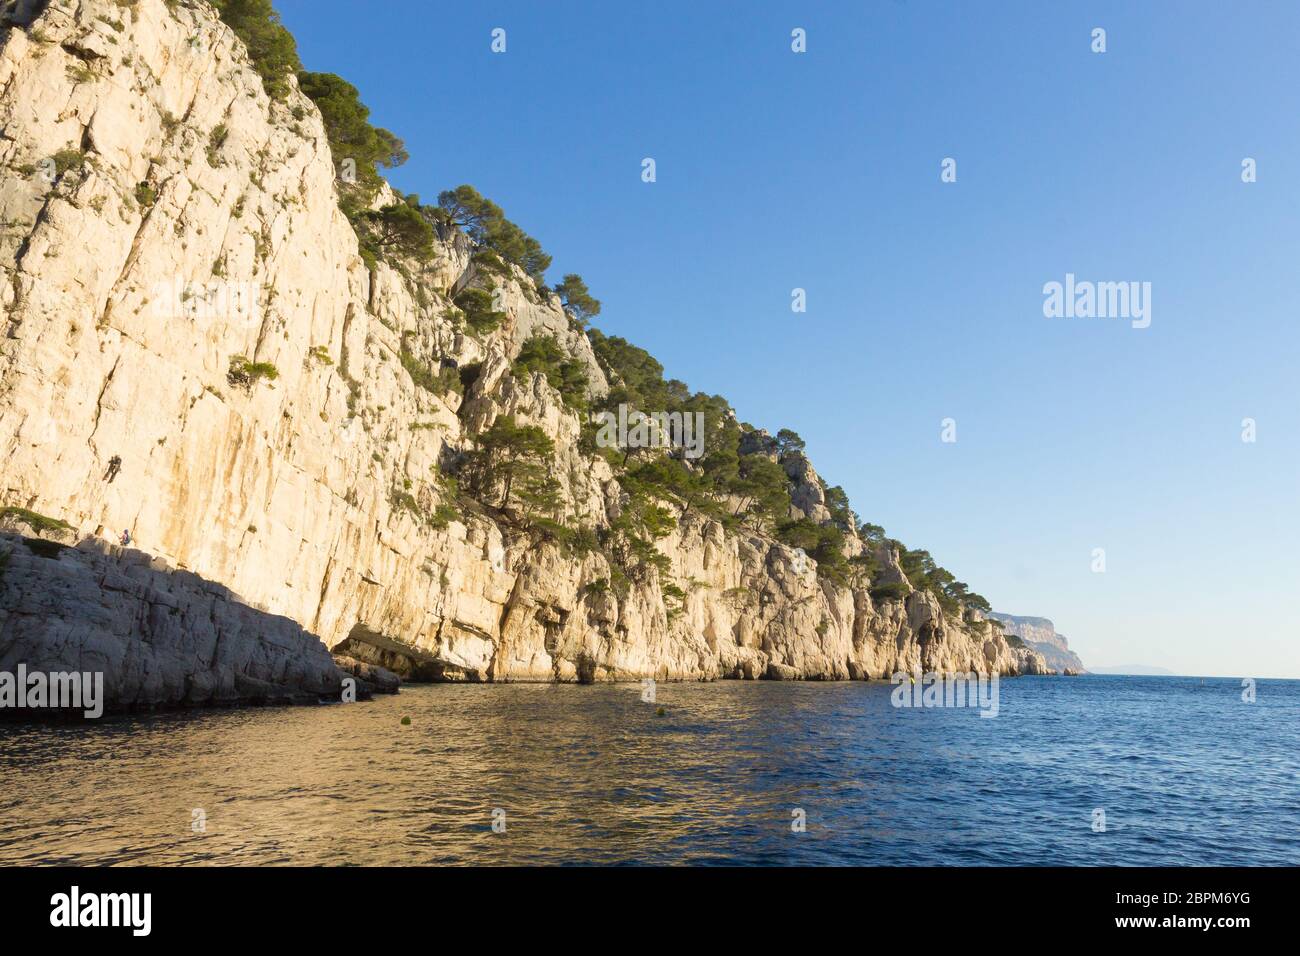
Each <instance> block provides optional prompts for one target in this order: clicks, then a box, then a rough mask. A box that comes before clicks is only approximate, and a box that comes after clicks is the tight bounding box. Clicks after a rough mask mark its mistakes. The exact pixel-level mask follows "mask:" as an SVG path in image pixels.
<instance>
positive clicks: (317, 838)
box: [0, 677, 1300, 865]
mask: <svg viewBox="0 0 1300 956" xmlns="http://www.w3.org/2000/svg"><path fill="white" fill-rule="evenodd" d="M890 691H891V688H890V687H889V686H888V685H886V684H879V683H875V684H863V683H844V684H816V683H806V684H799V683H789V684H785V683H767V682H761V683H731V682H724V683H718V684H660V685H659V687H658V688H657V702H656V704H653V705H652V704H648V703H644V702H642V700H641V697H640V694H641V688H640V687H639V686H636V685H614V686H609V685H606V686H588V687H579V686H546V685H508V686H455V685H431V686H416V687H408V688H406V689H405V690H403V692H402V694H401V695H400V696H399V697H396V698H386V699H381V700H377V701H374V702H371V703H362V704H352V705H334V706H330V707H317V708H286V709H271V710H240V711H227V712H207V713H199V714H170V715H159V716H151V717H140V718H123V719H116V720H104V721H101V722H99V723H97V724H95V725H92V726H90V727H89V728H87V727H86V726H39V727H38V726H17V725H10V726H5V725H0V863H10V864H12V863H19V862H39V863H80V864H132V863H165V864H170V863H239V864H288V863H296V864H341V863H359V864H447V863H460V864H469V863H547V864H561V863H568V864H592V863H596V864H612V863H672V864H677V863H726V864H753V863H756V864H953V865H962V864H994V865H997V864H1083V865H1094V864H1118V865H1128V864H1226V865H1270V864H1292V865H1295V864H1300V781H1298V774H1300V682H1297V681H1260V682H1259V683H1258V685H1257V695H1258V697H1257V700H1256V702H1255V703H1253V704H1251V703H1245V702H1243V700H1242V699H1241V692H1242V688H1241V683H1240V681H1237V680H1226V679H1206V680H1205V681H1204V682H1202V680H1201V679H1200V678H1170V677H1160V678H1147V677H1083V678H1075V679H1067V678H1020V679H1016V680H1005V681H1002V682H1001V684H1000V686H999V691H1000V715H999V716H998V717H997V718H996V719H981V718H980V717H979V714H978V711H975V710H969V709H966V710H957V709H948V710H944V709H928V710H900V709H895V708H894V707H892V706H890V702H889V698H890ZM657 707H663V708H664V715H663V716H657V714H656V708H657ZM403 716H409V717H410V718H411V723H410V724H409V725H406V726H404V725H402V723H401V718H402V717H403ZM497 808H499V809H501V810H503V811H504V812H505V832H504V833H496V832H493V829H492V826H491V824H492V812H493V810H494V809H497ZM196 809H200V810H202V811H203V812H204V814H205V819H206V832H202V833H196V832H194V831H193V829H192V826H191V823H192V820H193V819H194V814H193V811H194V810H196ZM1097 809H1100V810H1103V811H1104V812H1105V815H1106V829H1105V832H1095V831H1094V828H1093V821H1094V810H1097ZM795 810H802V811H803V812H804V813H805V814H806V820H807V827H806V831H805V832H802V833H795V832H792V831H791V821H792V819H793V818H794V817H793V811H795Z"/></svg>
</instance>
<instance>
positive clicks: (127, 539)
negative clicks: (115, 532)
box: [122, 528, 131, 548]
mask: <svg viewBox="0 0 1300 956" xmlns="http://www.w3.org/2000/svg"><path fill="white" fill-rule="evenodd" d="M130 544H131V529H130V528H127V529H126V530H125V531H123V532H122V547H124V548H126V547H129V546H130Z"/></svg>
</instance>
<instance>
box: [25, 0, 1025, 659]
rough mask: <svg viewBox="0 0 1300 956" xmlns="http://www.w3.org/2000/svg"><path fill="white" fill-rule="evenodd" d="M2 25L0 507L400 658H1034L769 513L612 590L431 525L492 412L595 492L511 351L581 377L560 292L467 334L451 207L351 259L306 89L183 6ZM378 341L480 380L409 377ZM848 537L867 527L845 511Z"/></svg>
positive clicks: (582, 488)
mask: <svg viewBox="0 0 1300 956" xmlns="http://www.w3.org/2000/svg"><path fill="white" fill-rule="evenodd" d="M0 44H2V45H0V126H2V127H3V129H4V137H3V138H0V170H2V171H3V182H2V183H0V223H2V224H3V230H2V231H0V270H3V276H0V309H2V310H3V321H4V323H5V330H6V335H5V338H4V339H3V343H2V344H0V382H2V385H0V473H2V477H3V485H2V486H0V497H2V502H0V503H3V504H5V505H9V506H17V507H22V508H27V509H30V510H32V511H35V512H39V513H41V514H45V515H50V516H53V517H56V518H59V519H61V520H63V521H66V522H68V523H69V524H70V525H72V527H73V528H74V530H75V532H76V533H77V535H78V536H81V537H86V536H97V537H99V538H103V539H111V540H116V539H117V538H118V537H119V536H120V535H121V534H122V532H123V531H125V530H129V531H130V532H131V534H132V535H133V537H134V544H133V546H134V547H136V548H139V549H140V550H142V551H144V552H147V553H149V554H151V555H155V556H157V557H158V558H160V559H163V560H165V561H166V562H167V563H168V564H169V565H171V566H174V567H176V568H179V569H185V570H189V571H192V572H194V573H195V574H197V575H200V576H201V577H203V578H204V579H206V580H209V581H213V582H219V583H221V584H223V585H225V586H227V587H229V588H230V589H231V590H232V591H234V592H236V593H238V594H240V595H242V596H243V599H244V600H246V601H247V602H248V603H249V604H250V605H252V606H253V607H254V608H256V609H259V610H262V611H265V612H268V613H271V614H275V615H283V616H285V617H287V618H290V619H292V620H293V621H295V622H297V624H298V625H300V626H301V627H302V628H304V629H306V630H307V631H309V632H311V633H314V634H317V635H319V636H320V638H321V639H322V641H323V642H324V643H325V645H327V646H328V647H330V648H331V649H333V650H335V651H337V652H339V653H340V654H343V655H346V656H347V657H349V658H351V659H352V660H354V661H358V662H363V663H368V664H372V665H376V666H381V667H384V668H387V669H388V670H391V671H394V672H395V673H397V674H399V675H401V676H403V677H407V678H414V679H440V680H464V681H597V680H635V679H641V678H645V677H654V678H659V679H666V680H713V679H718V678H745V679H756V678H762V677H780V678H786V679H791V678H802V679H828V680H830V679H836V680H838V679H865V678H879V677H882V676H885V675H888V674H892V673H893V672H895V671H909V672H912V671H918V670H926V671H930V670H935V671H942V670H954V671H971V670H974V671H985V672H987V671H998V672H1001V673H1017V672H1021V671H1024V670H1034V669H1035V668H1037V667H1038V666H1039V663H1040V661H1041V659H1038V660H1035V659H1034V657H1033V656H1032V655H1028V656H1027V655H1025V654H1018V653H1017V652H1015V651H1013V649H1012V648H1010V647H1009V646H1008V645H1007V643H1006V641H1005V640H1004V639H1003V638H1002V637H1001V635H1000V634H999V633H998V632H997V631H996V630H995V629H994V628H991V627H990V625H989V624H988V623H987V622H985V621H983V620H980V619H978V616H974V617H968V618H966V619H958V618H959V616H954V615H950V614H946V613H945V612H944V610H943V609H942V608H941V607H940V606H939V605H938V603H937V602H936V601H935V600H934V598H933V597H932V596H930V595H929V594H928V593H916V592H912V591H911V590H910V589H909V588H906V587H904V589H903V591H904V593H902V594H900V595H899V596H898V597H896V598H894V599H891V600H882V601H876V600H873V598H872V597H871V595H870V593H869V592H868V590H867V589H866V588H865V586H863V587H856V588H853V587H847V586H836V585H833V584H831V583H829V582H827V581H826V580H824V579H822V578H819V576H818V575H817V572H816V565H815V563H814V562H812V561H810V560H808V559H807V558H806V556H804V555H802V554H801V553H796V552H794V551H792V550H791V549H790V548H788V547H786V546H784V545H782V544H780V543H778V542H776V541H774V540H772V539H771V538H770V537H769V536H768V535H767V534H765V533H762V532H759V531H753V530H750V531H731V530H726V529H724V527H723V526H722V525H721V524H719V523H717V522H715V521H710V520H706V519H704V518H701V517H699V516H698V515H696V514H693V513H681V509H679V508H675V509H674V510H675V511H676V512H677V513H678V514H679V521H678V526H677V529H676V530H675V531H674V532H673V533H671V534H670V535H669V536H668V537H666V538H663V539H662V540H660V541H659V542H658V543H657V547H658V549H659V550H660V551H661V552H662V553H663V554H664V555H666V556H667V558H668V559H669V563H670V564H669V570H668V571H667V572H666V573H662V572H660V571H657V570H655V571H652V572H650V573H648V574H645V575H642V576H639V577H637V578H636V579H634V580H633V581H632V582H631V584H630V586H629V587H628V589H627V590H626V591H625V592H620V593H615V589H611V588H607V587H603V586H601V585H602V582H607V581H609V580H611V579H612V574H611V570H610V567H609V564H608V559H607V558H606V557H605V556H603V555H602V554H601V553H600V552H599V551H593V552H590V553H587V554H585V555H581V556H579V555H575V554H571V553H566V552H565V551H563V550H561V549H560V548H558V547H557V546H555V545H554V544H551V543H546V542H539V541H537V540H535V539H534V538H533V537H531V536H529V535H527V534H523V533H521V532H519V531H517V530H513V529H511V528H510V527H508V526H506V525H504V524H503V523H501V522H499V521H498V520H497V518H495V517H494V516H493V513H492V511H491V509H479V508H461V509H460V512H459V517H457V518H456V519H454V520H451V521H450V522H449V523H447V524H446V525H445V526H444V527H436V526H435V525H434V523H432V522H430V521H429V520H428V515H429V514H430V513H432V512H433V511H434V509H435V507H436V505H437V503H438V502H439V501H440V500H442V498H441V497H440V496H441V492H440V489H439V485H438V468H439V465H440V464H445V463H447V462H454V461H457V460H459V459H460V458H461V456H463V454H464V452H466V451H467V450H469V449H470V448H471V447H472V446H473V436H474V435H476V434H477V433H479V432H480V431H482V430H483V429H485V428H488V427H490V426H491V424H492V423H493V422H494V421H495V420H496V419H497V418H498V417H500V416H502V415H514V416H516V420H517V421H519V422H520V423H523V424H532V425H536V426H539V427H540V428H541V429H543V430H544V431H545V433H546V434H547V435H548V436H550V438H551V439H552V440H553V441H554V444H555V449H556V454H555V460H554V462H553V464H552V468H551V473H552V475H553V476H554V477H555V479H556V480H557V481H558V483H559V501H560V515H559V517H560V519H561V520H564V521H565V522H567V523H570V524H572V525H584V526H586V527H589V528H592V529H595V530H597V531H599V530H600V529H602V528H605V527H607V526H608V524H609V522H610V520H611V519H612V517H613V516H614V515H616V514H617V511H618V508H619V507H620V495H621V491H620V488H619V485H618V483H617V481H616V479H615V476H614V472H613V470H612V469H611V466H610V465H609V464H608V463H607V462H606V461H605V459H603V458H601V457H592V456H591V455H589V454H586V453H584V452H583V451H582V450H581V449H580V447H579V439H580V436H581V432H582V422H581V420H580V418H579V416H578V414H576V413H575V412H573V411H572V410H570V409H569V408H568V407H566V406H565V405H564V403H563V402H562V401H561V399H560V396H559V394H558V393H557V392H556V391H555V390H554V389H552V388H551V386H550V385H549V384H548V383H547V381H546V379H545V378H544V376H542V375H540V374H532V375H525V376H514V375H511V374H510V365H511V361H512V360H513V359H514V357H515V356H516V355H517V354H518V353H519V350H520V348H521V347H522V345H523V343H524V341H525V340H526V339H527V338H528V337H529V336H530V335H532V334H533V333H534V332H537V331H543V332H547V333H549V334H552V335H554V336H555V337H556V339H557V340H558V342H559V344H560V345H561V347H562V348H563V349H564V350H565V351H567V352H568V354H569V355H570V356H572V357H575V358H577V359H578V360H579V361H581V362H582V363H583V364H584V365H585V366H586V368H587V370H588V378H589V380H590V382H591V391H592V394H593V395H598V394H601V393H603V392H605V391H606V390H607V388H608V385H607V382H606V379H605V375H604V373H603V372H602V370H601V367H600V365H599V364H598V362H597V360H596V357H595V355H594V354H593V352H592V349H591V346H590V344H589V342H588V340H587V338H586V336H585V335H583V334H582V332H581V331H580V330H578V329H576V328H575V327H574V325H573V323H572V322H571V321H570V320H569V318H568V317H567V316H566V314H565V312H564V310H563V308H562V307H561V305H560V302H559V300H558V299H557V298H556V297H555V296H554V295H553V294H552V293H550V292H543V291H539V290H537V289H536V288H535V286H534V283H533V282H532V280H531V279H529V278H528V277H527V276H526V275H524V274H523V273H522V272H521V271H518V270H516V271H514V272H513V273H512V275H511V276H510V277H508V278H507V279H506V280H504V281H503V282H501V283H500V285H501V286H502V293H503V295H502V299H501V302H500V309H501V310H502V311H504V312H505V316H506V317H505V320H504V321H503V322H502V323H501V325H500V326H499V327H498V328H496V329H494V330H493V331H492V332H490V333H488V334H484V335H479V336H474V335H470V334H468V333H467V332H466V331H465V330H464V329H463V328H461V327H460V326H459V325H458V324H457V323H456V322H455V320H454V318H449V311H450V305H451V296H452V295H453V294H454V293H455V291H457V290H459V289H461V288H463V287H465V286H466V285H467V284H469V283H472V282H473V281H474V280H475V270H476V268H477V267H476V266H475V265H473V264H472V263H471V249H470V246H469V243H468V241H467V240H466V238H465V236H464V235H463V234H461V233H460V232H459V231H456V230H453V229H447V230H444V231H443V233H442V234H441V235H440V236H439V238H438V242H437V249H436V255H435V257H434V259H433V261H432V262H430V263H427V264H424V265H421V266H419V267H418V268H413V269H404V270H398V269H395V268H393V267H391V266H389V265H387V264H384V263H380V264H378V265H376V266H374V267H373V268H371V267H368V266H367V264H366V262H364V261H363V259H362V257H361V255H360V254H359V251H358V242H357V238H356V235H355V233H354V231H353V229H352V227H351V225H350V224H349V222H348V220H347V219H346V217H345V216H344V215H343V214H342V213H341V212H340V209H339V205H338V195H337V191H336V186H335V179H336V169H335V165H334V159H333V157H332V156H331V155H330V151H329V147H328V144H327V141H326V137H325V132H324V127H323V124H322V121H321V118H320V115H319V113H318V111H317V110H316V108H315V106H314V105H313V103H312V102H311V101H310V100H309V99H307V98H306V97H305V96H303V95H302V94H300V93H299V92H297V91H296V90H293V91H291V92H290V94H289V96H288V98H287V99H286V100H285V101H284V102H273V101H272V100H271V99H269V98H268V97H267V95H266V93H265V92H264V90H263V86H262V83H261V81H260V78H259V77H258V75H257V73H256V72H255V71H254V70H253V69H252V68H251V66H250V64H249V60H248V56H247V53H246V51H245V50H244V48H243V46H242V44H241V42H240V41H239V40H238V39H237V38H236V37H235V36H234V34H233V33H232V32H231V31H230V30H229V29H227V28H226V27H225V26H224V25H223V24H222V23H221V22H220V21H219V20H218V18H217V16H216V13H215V12H214V10H213V9H212V8H211V7H209V6H208V5H207V4H205V3H201V2H193V3H176V4H168V3H165V2H164V0H139V2H137V3H135V4H131V5H119V4H117V3H113V2H110V0H82V2H78V3H76V4H66V5H62V4H59V5H53V6H50V7H48V8H46V9H44V10H43V11H41V12H39V13H37V14H35V15H34V19H32V20H31V22H30V23H29V24H27V25H26V26H22V27H19V26H14V27H11V28H9V29H6V30H5V32H4V34H3V38H2V39H0ZM404 353H406V354H408V355H410V356H414V357H415V358H417V359H418V360H419V361H420V362H421V363H422V364H424V365H425V366H426V367H429V368H433V369H440V368H447V369H450V368H454V369H457V370H461V369H468V368H471V367H472V368H474V369H475V372H476V377H473V378H472V380H469V384H468V385H467V387H466V388H465V389H464V394H463V395H461V394H458V393H456V392H454V391H448V392H446V393H445V394H444V395H442V396H438V395H436V394H434V393H433V392H431V391H428V390H425V389H423V388H421V387H418V386H417V385H416V384H415V383H414V382H413V380H412V378H411V377H410V375H408V373H407V372H406V370H405V369H404V367H403V362H402V357H403V354H404ZM240 362H244V363H248V364H247V365H246V366H240V365H239V363H240ZM238 368H255V369H262V370H265V369H272V370H273V371H274V377H271V376H270V375H269V374H266V373H265V371H262V372H259V373H255V374H244V375H239V374H232V372H233V371H238ZM755 440H758V441H760V442H761V441H765V440H766V439H764V438H763V436H762V435H757V436H756V438H755ZM783 466H784V467H785V469H786V473H787V475H788V476H789V478H790V481H791V491H792V500H793V502H794V507H795V510H796V515H795V516H807V517H809V518H812V519H813V520H816V521H825V520H828V519H829V513H828V511H827V509H826V506H825V503H824V495H823V493H822V487H821V484H820V479H819V478H818V476H817V473H816V471H815V470H814V469H813V467H812V464H811V463H810V462H808V461H807V460H806V459H804V458H803V457H802V455H798V456H796V457H792V458H789V459H786V460H784V461H783ZM848 549H849V553H850V554H851V555H852V554H857V553H860V552H862V551H863V550H864V549H867V545H865V544H864V543H863V542H862V541H860V540H859V539H858V538H857V537H856V536H853V535H852V534H851V535H850V536H849V541H848ZM877 551H878V553H877V555H876V558H877V560H878V562H879V564H880V565H881V567H882V568H883V569H884V570H883V571H882V572H881V575H882V579H884V580H895V581H901V582H902V583H903V584H904V585H905V581H904V580H903V579H902V574H901V571H899V569H898V556H897V555H896V554H895V553H893V552H892V551H889V550H888V549H886V548H883V547H879V548H877ZM668 585H671V586H672V587H673V588H676V589H680V592H681V593H682V594H683V595H684V596H682V597H680V598H678V597H676V596H675V595H676V591H672V592H670V596H666V594H665V587H666V586H668Z"/></svg>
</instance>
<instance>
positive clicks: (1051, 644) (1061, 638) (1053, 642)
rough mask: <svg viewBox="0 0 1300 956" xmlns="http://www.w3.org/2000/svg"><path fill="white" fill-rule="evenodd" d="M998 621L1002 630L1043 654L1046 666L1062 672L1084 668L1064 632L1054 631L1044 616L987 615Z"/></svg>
mask: <svg viewBox="0 0 1300 956" xmlns="http://www.w3.org/2000/svg"><path fill="white" fill-rule="evenodd" d="M989 617H990V618H992V619H993V620H995V621H1000V622H1001V623H1002V626H1003V630H1004V631H1005V632H1006V633H1007V634H1010V635H1013V636H1015V637H1018V638H1020V639H1021V640H1023V641H1024V642H1025V643H1027V644H1028V645H1029V646H1030V648H1031V649H1032V650H1034V651H1036V652H1038V653H1039V654H1041V655H1042V656H1043V659H1044V660H1045V661H1046V662H1047V666H1048V667H1050V668H1052V669H1053V670H1055V671H1060V672H1062V673H1064V672H1065V671H1070V672H1071V673H1077V674H1083V673H1086V670H1085V669H1084V666H1083V661H1081V660H1080V659H1079V655H1078V654H1076V653H1074V651H1072V650H1070V644H1069V641H1067V640H1066V639H1065V635H1064V634H1058V633H1056V627H1055V625H1053V624H1052V622H1051V621H1049V620H1048V619H1047V618H1045V617H1024V616H1019V615H1015V614H1001V613H998V612H997V611H994V612H993V613H992V614H990V615H989Z"/></svg>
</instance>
